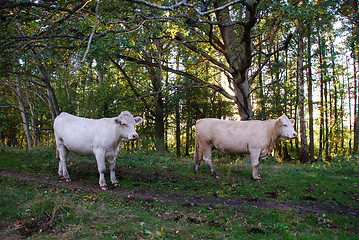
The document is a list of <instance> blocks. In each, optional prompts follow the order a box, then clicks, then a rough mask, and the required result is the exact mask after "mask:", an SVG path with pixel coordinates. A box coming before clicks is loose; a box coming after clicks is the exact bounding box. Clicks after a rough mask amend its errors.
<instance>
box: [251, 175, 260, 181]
mask: <svg viewBox="0 0 359 240" xmlns="http://www.w3.org/2000/svg"><path fill="white" fill-rule="evenodd" d="M253 179H254V180H262V177H261V176H259V175H258V177H253Z"/></svg>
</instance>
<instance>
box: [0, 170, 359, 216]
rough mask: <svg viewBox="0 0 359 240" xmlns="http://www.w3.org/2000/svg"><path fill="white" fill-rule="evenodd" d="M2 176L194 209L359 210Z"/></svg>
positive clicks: (10, 174) (349, 212) (341, 212)
mask: <svg viewBox="0 0 359 240" xmlns="http://www.w3.org/2000/svg"><path fill="white" fill-rule="evenodd" d="M0 175H2V176H4V177H15V178H17V179H21V180H26V181H32V182H39V183H41V184H47V185H52V186H63V187H67V188H75V189H80V190H89V191H92V192H96V193H98V192H106V193H109V194H113V195H119V196H122V197H126V198H135V199H141V200H144V201H154V200H159V201H164V202H183V205H184V206H187V207H192V206H196V205H202V204H209V205H219V206H222V207H224V208H241V207H245V206H252V207H257V208H267V209H268V208H270V209H276V208H277V209H285V210H295V211H298V212H312V213H336V214H339V215H352V216H354V217H358V215H359V209H354V208H348V207H345V206H329V205H327V204H324V203H319V204H318V203H316V204H315V205H311V206H309V205H296V204H291V203H286V202H278V201H260V200H259V201H254V200H247V199H220V198H214V197H213V198H195V197H188V196H179V195H167V194H162V193H161V194H156V193H150V192H130V191H125V190H122V189H120V188H119V187H116V188H113V189H108V190H106V191H103V190H101V189H100V188H99V187H98V186H94V185H89V184H82V183H79V182H74V181H73V182H65V181H61V180H54V179H47V178H41V177H37V176H32V175H27V174H21V173H15V172H10V171H3V170H0Z"/></svg>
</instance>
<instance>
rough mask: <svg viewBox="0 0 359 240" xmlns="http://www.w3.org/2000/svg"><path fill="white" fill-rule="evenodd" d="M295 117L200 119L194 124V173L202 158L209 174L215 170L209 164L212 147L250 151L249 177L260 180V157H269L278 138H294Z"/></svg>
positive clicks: (295, 134)
mask: <svg viewBox="0 0 359 240" xmlns="http://www.w3.org/2000/svg"><path fill="white" fill-rule="evenodd" d="M293 124H294V120H293V119H288V117H287V116H285V115H283V116H281V117H280V118H278V119H275V120H267V121H257V120H251V121H228V120H220V119H213V118H206V119H200V120H198V121H197V123H196V143H195V144H196V145H195V151H194V160H195V162H196V172H197V173H198V172H199V169H200V164H201V160H202V159H203V160H204V161H205V163H206V164H207V166H208V167H209V169H210V171H211V174H212V176H214V177H217V172H216V170H214V168H213V166H212V149H216V150H218V151H220V152H222V153H228V154H241V153H245V154H249V155H250V159H251V165H252V176H253V178H254V179H261V177H260V176H259V174H258V165H259V158H261V159H263V158H266V157H268V156H269V155H270V154H271V152H272V150H273V149H274V147H275V143H276V141H277V140H278V139H280V140H287V139H291V138H295V137H296V136H297V133H296V132H295V131H294V129H293Z"/></svg>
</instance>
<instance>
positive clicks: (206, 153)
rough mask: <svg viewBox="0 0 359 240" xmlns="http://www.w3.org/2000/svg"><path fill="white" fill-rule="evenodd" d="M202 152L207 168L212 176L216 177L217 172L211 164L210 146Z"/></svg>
mask: <svg viewBox="0 0 359 240" xmlns="http://www.w3.org/2000/svg"><path fill="white" fill-rule="evenodd" d="M202 154H203V160H204V161H205V163H206V164H207V166H208V168H209V170H210V171H211V174H212V176H213V177H215V178H217V177H218V174H217V172H216V170H214V168H213V165H212V149H211V148H210V147H208V148H206V149H204V150H203V152H202Z"/></svg>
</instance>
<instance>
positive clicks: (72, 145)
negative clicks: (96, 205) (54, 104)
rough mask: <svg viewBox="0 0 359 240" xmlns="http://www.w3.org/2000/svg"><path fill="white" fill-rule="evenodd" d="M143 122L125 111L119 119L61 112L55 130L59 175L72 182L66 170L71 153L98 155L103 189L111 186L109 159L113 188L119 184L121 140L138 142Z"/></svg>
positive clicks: (100, 181)
mask: <svg viewBox="0 0 359 240" xmlns="http://www.w3.org/2000/svg"><path fill="white" fill-rule="evenodd" d="M141 122H143V119H142V118H141V117H133V116H132V114H131V113H129V112H127V111H124V112H121V114H120V115H119V116H118V117H114V118H101V119H88V118H81V117H76V116H73V115H71V114H68V113H65V112H63V113H61V114H60V115H59V116H57V117H56V119H55V121H54V131H55V139H56V146H57V157H58V159H59V160H60V162H59V176H60V178H64V179H65V180H66V181H71V180H70V176H69V173H68V172H67V168H66V157H67V154H68V153H69V151H71V152H73V153H75V154H77V155H81V156H88V155H94V156H95V157H96V161H97V167H98V172H99V174H100V180H99V184H100V187H101V188H102V189H106V187H107V185H106V182H105V178H104V172H105V170H106V165H105V159H106V160H107V161H108V163H109V164H110V177H111V182H112V184H113V185H117V184H118V182H117V180H116V176H115V163H116V157H117V154H118V151H119V150H120V146H121V141H128V140H136V139H138V134H137V132H136V130H135V125H137V124H140V123H141Z"/></svg>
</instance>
